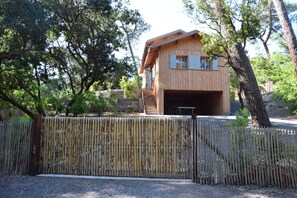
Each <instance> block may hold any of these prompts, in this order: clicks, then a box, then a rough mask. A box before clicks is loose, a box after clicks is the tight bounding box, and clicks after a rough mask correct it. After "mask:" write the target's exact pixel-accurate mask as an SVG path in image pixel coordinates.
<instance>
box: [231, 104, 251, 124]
mask: <svg viewBox="0 0 297 198" xmlns="http://www.w3.org/2000/svg"><path fill="white" fill-rule="evenodd" d="M235 116H236V120H235V121H231V122H229V125H230V126H235V127H247V126H248V124H249V122H250V120H249V111H248V109H247V108H243V109H241V110H240V111H237V112H236V113H235Z"/></svg>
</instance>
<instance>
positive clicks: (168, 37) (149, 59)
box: [140, 30, 199, 73]
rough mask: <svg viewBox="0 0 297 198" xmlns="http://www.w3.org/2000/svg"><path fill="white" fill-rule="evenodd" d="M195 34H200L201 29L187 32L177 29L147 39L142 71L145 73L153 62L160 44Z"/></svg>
mask: <svg viewBox="0 0 297 198" xmlns="http://www.w3.org/2000/svg"><path fill="white" fill-rule="evenodd" d="M195 34H199V31H198V30H193V31H191V32H185V31H183V30H176V31H173V32H170V33H167V34H164V35H161V36H158V37H155V38H152V39H150V40H148V41H146V43H145V47H144V52H143V56H142V60H141V66H140V73H143V71H144V69H145V68H146V67H149V66H151V65H152V64H153V62H154V61H155V59H156V57H157V53H158V51H157V49H158V48H159V47H160V46H162V45H166V44H169V43H172V42H175V41H178V40H180V39H184V38H186V37H189V36H192V35H195Z"/></svg>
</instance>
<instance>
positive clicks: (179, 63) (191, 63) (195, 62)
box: [169, 54, 219, 70]
mask: <svg viewBox="0 0 297 198" xmlns="http://www.w3.org/2000/svg"><path fill="white" fill-rule="evenodd" d="M169 68H170V69H190V70H219V61H218V59H217V58H214V59H213V60H212V61H210V59H209V58H208V57H205V56H204V57H200V56H199V55H188V56H176V55H175V54H170V56H169Z"/></svg>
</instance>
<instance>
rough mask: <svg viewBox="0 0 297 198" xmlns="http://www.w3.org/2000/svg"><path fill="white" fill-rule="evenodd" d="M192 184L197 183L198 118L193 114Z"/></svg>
mask: <svg viewBox="0 0 297 198" xmlns="http://www.w3.org/2000/svg"><path fill="white" fill-rule="evenodd" d="M191 131H192V135H191V136H192V169H193V171H192V182H194V183H196V182H197V116H196V114H195V113H192V130H191Z"/></svg>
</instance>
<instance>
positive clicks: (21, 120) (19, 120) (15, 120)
mask: <svg viewBox="0 0 297 198" xmlns="http://www.w3.org/2000/svg"><path fill="white" fill-rule="evenodd" d="M31 121H32V119H31V118H30V117H29V116H28V115H24V116H11V117H10V119H9V122H10V123H12V124H16V123H24V124H25V123H29V122H31Z"/></svg>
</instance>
